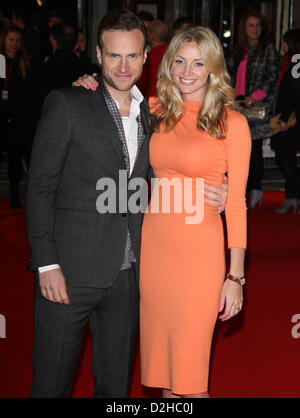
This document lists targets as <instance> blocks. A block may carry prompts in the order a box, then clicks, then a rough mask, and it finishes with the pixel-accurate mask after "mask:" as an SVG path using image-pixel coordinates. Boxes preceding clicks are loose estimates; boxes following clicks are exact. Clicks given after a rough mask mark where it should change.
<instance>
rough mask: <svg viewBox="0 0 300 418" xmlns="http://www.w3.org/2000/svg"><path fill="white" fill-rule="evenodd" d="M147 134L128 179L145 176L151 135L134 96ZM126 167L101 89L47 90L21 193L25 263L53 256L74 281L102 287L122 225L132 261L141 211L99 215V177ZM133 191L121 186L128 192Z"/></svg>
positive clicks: (119, 248) (120, 250)
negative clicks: (28, 257)
mask: <svg viewBox="0 0 300 418" xmlns="http://www.w3.org/2000/svg"><path fill="white" fill-rule="evenodd" d="M141 115H142V120H143V124H144V128H145V131H146V137H145V140H144V142H143V144H142V147H141V149H140V152H139V155H138V158H137V161H136V163H135V166H134V169H133V172H132V174H131V177H130V178H134V177H142V178H146V177H147V173H148V169H149V152H148V142H149V139H150V136H151V133H152V132H151V129H150V126H149V110H148V104H147V102H146V101H145V100H144V101H143V102H142V103H141ZM119 170H126V166H125V161H124V156H123V152H122V145H121V141H120V139H119V137H118V134H117V129H116V126H115V123H114V121H113V119H112V116H111V115H110V113H109V111H108V109H107V107H106V105H105V102H104V98H103V95H102V93H101V91H100V90H97V92H96V93H95V92H92V91H89V90H86V89H83V88H67V89H60V90H54V91H53V92H51V93H50V94H49V95H48V97H47V98H46V100H45V103H44V107H43V112H42V117H41V119H40V121H39V124H38V128H37V132H36V136H35V140H34V145H33V150H32V157H31V164H30V170H29V174H28V183H27V193H26V224H27V235H28V239H29V244H30V252H31V261H30V269H31V270H33V271H34V270H36V269H37V268H38V267H41V266H46V265H50V264H56V263H58V264H59V265H60V266H61V268H62V270H63V273H64V276H65V278H66V282H67V284H69V285H73V286H85V287H108V286H110V285H111V284H112V283H113V282H114V280H115V279H116V278H117V275H118V273H119V271H120V268H121V265H122V261H123V257H124V249H125V244H126V236H127V228H129V232H130V236H131V241H132V247H133V250H134V253H135V257H136V259H137V264H139V256H140V240H141V226H142V220H143V214H141V213H138V214H130V213H127V214H120V213H105V214H99V213H98V212H97V210H96V201H97V197H98V196H99V193H100V192H99V191H97V190H96V183H97V181H98V180H99V179H100V178H103V177H109V178H112V179H114V180H115V183H116V185H117V196H118V178H119ZM132 193H134V192H133V191H131V192H130V191H129V192H128V199H129V198H130V196H131V194H132Z"/></svg>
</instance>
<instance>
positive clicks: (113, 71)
mask: <svg viewBox="0 0 300 418" xmlns="http://www.w3.org/2000/svg"><path fill="white" fill-rule="evenodd" d="M97 57H98V61H99V63H100V65H101V69H102V76H103V79H104V81H105V82H106V84H107V85H108V87H110V88H111V89H113V90H117V91H124V92H125V91H129V90H130V89H131V87H132V86H133V85H134V84H135V83H136V82H137V80H138V79H139V78H140V76H141V73H142V70H143V64H144V62H145V60H146V57H147V52H146V50H145V51H144V38H143V34H142V32H141V31H140V30H138V29H134V30H131V31H120V30H114V31H105V32H103V34H102V51H101V50H100V48H99V47H98V46H97ZM110 88H109V90H111V89H110ZM110 92H111V93H112V94H113V91H110Z"/></svg>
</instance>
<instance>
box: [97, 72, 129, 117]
mask: <svg viewBox="0 0 300 418" xmlns="http://www.w3.org/2000/svg"><path fill="white" fill-rule="evenodd" d="M103 81H104V83H105V85H106V88H107V90H108V92H109V94H110V95H111V96H112V97H113V98H114V99H115V100H117V102H118V103H119V105H120V113H121V116H128V115H129V112H130V105H131V100H132V97H131V94H130V90H126V91H121V90H117V89H115V88H113V87H112V86H110V85H109V84H107V83H106V81H105V80H103Z"/></svg>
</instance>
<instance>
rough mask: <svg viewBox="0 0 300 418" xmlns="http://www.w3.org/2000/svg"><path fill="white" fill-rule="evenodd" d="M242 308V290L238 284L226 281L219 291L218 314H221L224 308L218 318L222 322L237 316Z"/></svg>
mask: <svg viewBox="0 0 300 418" xmlns="http://www.w3.org/2000/svg"><path fill="white" fill-rule="evenodd" d="M242 306H243V288H242V286H240V285H239V284H238V283H235V282H234V281H232V280H229V279H226V280H225V282H224V284H223V288H222V291H221V298H220V308H219V312H222V311H223V309H224V307H225V311H224V313H223V314H222V315H221V316H219V318H220V319H221V320H222V321H226V320H227V319H230V318H232V317H233V316H235V315H237V314H238V313H239V312H240V310H241V309H242Z"/></svg>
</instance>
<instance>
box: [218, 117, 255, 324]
mask: <svg viewBox="0 0 300 418" xmlns="http://www.w3.org/2000/svg"><path fill="white" fill-rule="evenodd" d="M225 146H226V158H227V173H228V197H227V203H226V207H225V216H226V226H227V235H228V247H229V248H230V267H229V273H230V274H231V275H232V276H237V277H243V276H244V259H245V249H246V247H247V220H246V213H247V208H246V197H245V194H246V185H247V179H248V171H249V161H250V153H251V136H250V130H249V126H248V123H247V120H246V118H244V117H243V116H242V115H241V114H239V113H237V112H230V114H229V117H228V130H227V138H226V145H225ZM242 303H243V291H242V287H241V286H240V285H239V284H238V283H236V282H234V281H232V280H229V279H226V280H225V282H224V284H223V288H222V292H221V298H220V309H219V311H220V312H221V311H223V309H224V308H225V311H224V313H223V314H222V315H221V316H220V319H221V320H223V321H225V320H227V319H229V318H231V317H232V316H234V315H236V314H237V312H238V311H236V308H241V306H242Z"/></svg>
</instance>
